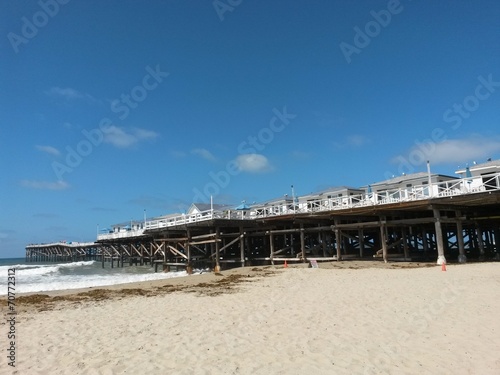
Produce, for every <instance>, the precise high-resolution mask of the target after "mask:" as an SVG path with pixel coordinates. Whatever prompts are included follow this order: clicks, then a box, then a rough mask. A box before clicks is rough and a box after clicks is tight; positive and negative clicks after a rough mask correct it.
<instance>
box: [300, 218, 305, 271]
mask: <svg viewBox="0 0 500 375" xmlns="http://www.w3.org/2000/svg"><path fill="white" fill-rule="evenodd" d="M300 252H301V257H302V262H306V261H307V259H306V244H305V238H304V224H300Z"/></svg>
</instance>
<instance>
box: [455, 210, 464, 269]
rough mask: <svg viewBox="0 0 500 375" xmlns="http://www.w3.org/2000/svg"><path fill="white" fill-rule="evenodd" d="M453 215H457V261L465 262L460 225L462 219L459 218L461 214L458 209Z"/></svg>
mask: <svg viewBox="0 0 500 375" xmlns="http://www.w3.org/2000/svg"><path fill="white" fill-rule="evenodd" d="M455 215H456V216H457V243H458V262H459V263H465V262H467V257H466V256H465V246H464V228H463V225H462V220H460V217H461V216H462V214H461V212H460V211H456V212H455Z"/></svg>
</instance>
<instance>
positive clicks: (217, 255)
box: [214, 227, 220, 272]
mask: <svg viewBox="0 0 500 375" xmlns="http://www.w3.org/2000/svg"><path fill="white" fill-rule="evenodd" d="M219 234H220V229H219V227H216V228H215V240H216V241H215V270H214V271H215V272H220V251H219V250H220V239H219Z"/></svg>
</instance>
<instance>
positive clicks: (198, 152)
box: [191, 148, 216, 161]
mask: <svg viewBox="0 0 500 375" xmlns="http://www.w3.org/2000/svg"><path fill="white" fill-rule="evenodd" d="M191 153H192V154H195V155H198V156H200V157H202V158H203V159H206V160H209V161H215V160H216V158H215V156H214V155H212V153H211V152H210V151H208V150H207V149H205V148H195V149H194V150H191Z"/></svg>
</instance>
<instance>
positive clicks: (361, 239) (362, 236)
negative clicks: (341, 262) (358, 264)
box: [358, 228, 365, 258]
mask: <svg viewBox="0 0 500 375" xmlns="http://www.w3.org/2000/svg"><path fill="white" fill-rule="evenodd" d="M358 243H359V257H360V258H363V253H364V251H365V234H364V232H363V228H360V229H358Z"/></svg>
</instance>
